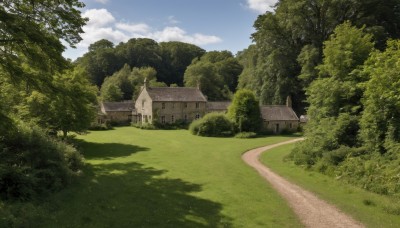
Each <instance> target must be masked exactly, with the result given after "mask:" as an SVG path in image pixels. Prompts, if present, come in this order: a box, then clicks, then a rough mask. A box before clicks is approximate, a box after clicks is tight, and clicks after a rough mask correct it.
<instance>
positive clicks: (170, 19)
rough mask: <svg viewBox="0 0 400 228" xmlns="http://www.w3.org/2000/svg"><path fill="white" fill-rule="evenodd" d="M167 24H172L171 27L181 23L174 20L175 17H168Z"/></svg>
mask: <svg viewBox="0 0 400 228" xmlns="http://www.w3.org/2000/svg"><path fill="white" fill-rule="evenodd" d="M168 23H169V24H172V25H175V24H179V23H181V22H180V21H178V20H177V19H176V18H175V16H169V17H168Z"/></svg>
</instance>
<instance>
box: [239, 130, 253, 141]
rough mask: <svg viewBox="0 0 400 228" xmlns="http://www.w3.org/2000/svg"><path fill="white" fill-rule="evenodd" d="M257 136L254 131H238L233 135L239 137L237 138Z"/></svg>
mask: <svg viewBox="0 0 400 228" xmlns="http://www.w3.org/2000/svg"><path fill="white" fill-rule="evenodd" d="M255 137H257V133H255V132H245V131H243V132H239V133H237V134H236V135H235V138H239V139H250V138H255Z"/></svg>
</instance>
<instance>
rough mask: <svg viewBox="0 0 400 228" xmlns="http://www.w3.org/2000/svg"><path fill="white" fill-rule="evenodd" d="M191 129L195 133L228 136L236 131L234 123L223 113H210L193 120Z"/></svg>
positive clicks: (209, 135)
mask: <svg viewBox="0 0 400 228" xmlns="http://www.w3.org/2000/svg"><path fill="white" fill-rule="evenodd" d="M189 130H190V132H191V133H192V134H194V135H200V136H208V137H226V136H232V135H234V133H235V130H234V125H233V123H232V122H231V121H230V120H229V119H228V118H227V117H226V116H225V115H224V114H221V113H209V114H207V115H205V116H204V117H203V118H202V119H199V120H196V121H193V122H192V124H190V126H189Z"/></svg>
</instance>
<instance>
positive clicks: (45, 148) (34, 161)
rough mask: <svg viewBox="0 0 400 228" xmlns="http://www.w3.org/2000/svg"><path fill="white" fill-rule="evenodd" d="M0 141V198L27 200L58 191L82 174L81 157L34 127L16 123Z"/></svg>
mask: <svg viewBox="0 0 400 228" xmlns="http://www.w3.org/2000/svg"><path fill="white" fill-rule="evenodd" d="M10 133H11V134H9V135H8V136H7V137H2V138H0V157H1V160H0V198H1V199H5V200H9V199H21V200H27V199H31V198H33V197H35V196H38V195H43V194H46V193H48V192H53V191H56V190H60V189H62V188H63V187H65V186H66V185H67V184H68V183H70V182H71V180H72V178H73V177H74V176H76V175H78V174H79V173H80V172H81V168H82V167H83V157H82V156H81V154H80V153H79V152H78V151H77V150H76V149H75V148H74V147H72V146H70V145H67V144H66V143H64V142H62V141H59V140H57V139H56V138H53V137H50V136H48V135H46V133H45V132H44V131H43V130H42V129H40V128H39V127H36V126H28V125H26V124H24V123H17V124H16V127H15V129H14V130H12V131H10Z"/></svg>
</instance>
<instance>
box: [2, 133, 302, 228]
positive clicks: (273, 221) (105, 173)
mask: <svg viewBox="0 0 400 228" xmlns="http://www.w3.org/2000/svg"><path fill="white" fill-rule="evenodd" d="M78 138H79V140H82V141H81V142H80V148H81V151H83V153H84V156H85V159H86V163H87V169H86V170H85V174H84V177H83V178H81V180H80V181H79V182H78V183H76V184H74V185H73V186H72V187H70V188H68V189H65V190H63V191H62V192H60V193H58V194H56V195H54V196H52V197H50V198H47V199H44V200H42V201H41V202H40V203H38V204H37V205H36V206H35V208H36V210H37V212H36V215H37V217H34V218H33V219H32V217H29V216H28V217H26V218H25V221H26V224H28V225H29V224H33V223H31V222H30V220H35V221H36V223H34V224H35V225H36V224H39V225H40V227H301V224H300V223H299V221H298V219H297V218H296V216H295V215H294V214H293V212H292V211H291V209H290V208H289V207H288V206H287V204H286V202H285V201H284V200H283V199H281V198H280V197H279V195H278V194H277V193H276V192H275V191H274V190H273V189H272V188H271V187H270V186H269V185H268V184H267V183H266V182H265V181H264V180H263V179H262V178H261V177H259V175H258V174H257V173H256V172H255V171H254V170H253V169H251V168H250V167H248V166H247V165H246V164H245V163H244V162H243V161H242V160H241V158H240V157H241V154H242V153H243V152H244V151H246V150H248V149H251V148H255V147H259V146H263V145H267V144H273V143H277V142H281V141H285V140H288V139H290V138H291V137H290V136H285V137H276V136H273V137H272V136H271V137H265V138H255V139H236V138H203V137H197V136H193V135H191V134H190V133H189V132H188V131H186V130H173V131H161V130H140V129H136V128H132V127H121V128H116V129H114V130H111V131H96V132H91V133H90V134H88V135H85V136H79V137H78ZM5 206H7V205H5ZM0 207H1V205H0ZM0 209H1V208H0ZM22 213H23V211H22V212H21V214H22ZM28 214H29V213H28ZM22 216H23V215H22ZM38 221H39V222H38Z"/></svg>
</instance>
